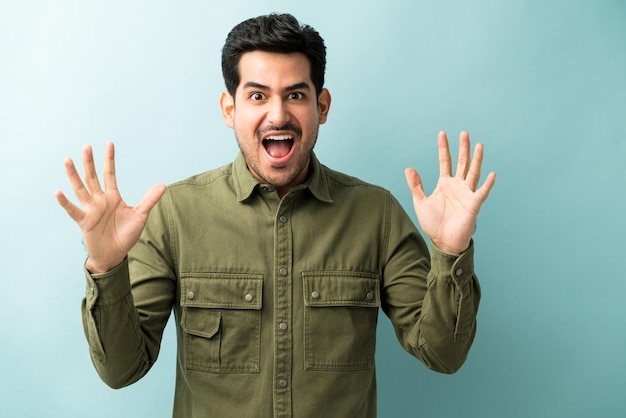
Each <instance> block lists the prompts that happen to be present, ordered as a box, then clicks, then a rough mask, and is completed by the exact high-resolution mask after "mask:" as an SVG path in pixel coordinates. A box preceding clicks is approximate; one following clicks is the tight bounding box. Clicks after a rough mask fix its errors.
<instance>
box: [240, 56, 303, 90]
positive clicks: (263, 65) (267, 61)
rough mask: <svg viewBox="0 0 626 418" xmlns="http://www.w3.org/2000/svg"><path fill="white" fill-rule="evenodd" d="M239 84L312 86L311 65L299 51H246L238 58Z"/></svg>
mask: <svg viewBox="0 0 626 418" xmlns="http://www.w3.org/2000/svg"><path fill="white" fill-rule="evenodd" d="M238 67H239V78H240V82H239V86H245V85H246V83H254V84H260V85H263V86H267V87H268V88H271V89H280V88H282V87H287V86H292V85H295V84H298V83H306V84H308V85H309V86H311V87H312V85H313V82H312V81H311V65H310V63H309V59H308V58H307V57H306V55H304V54H302V53H300V52H294V53H290V54H283V53H278V52H266V51H252V52H246V53H245V54H243V55H242V56H241V58H240V59H239V66H238Z"/></svg>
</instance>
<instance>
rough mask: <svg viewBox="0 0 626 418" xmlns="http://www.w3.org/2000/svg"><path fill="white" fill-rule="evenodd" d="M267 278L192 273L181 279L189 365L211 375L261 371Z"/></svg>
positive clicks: (185, 355) (182, 276) (183, 321)
mask: <svg viewBox="0 0 626 418" xmlns="http://www.w3.org/2000/svg"><path fill="white" fill-rule="evenodd" d="M262 291H263V277H262V276H261V275H251V274H220V273H190V274H184V275H181V278H180V306H181V310H182V315H181V327H182V329H183V331H184V336H183V338H184V348H183V349H184V357H185V367H186V368H187V369H190V370H199V371H205V372H211V373H257V372H258V371H259V355H260V344H261V307H262V301H263V294H262Z"/></svg>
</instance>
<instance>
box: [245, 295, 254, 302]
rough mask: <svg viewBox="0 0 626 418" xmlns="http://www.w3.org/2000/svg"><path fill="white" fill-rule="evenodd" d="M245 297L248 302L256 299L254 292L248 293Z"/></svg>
mask: <svg viewBox="0 0 626 418" xmlns="http://www.w3.org/2000/svg"><path fill="white" fill-rule="evenodd" d="M245 299H246V302H252V299H254V296H252V294H251V293H248V294H247V295H246V296H245Z"/></svg>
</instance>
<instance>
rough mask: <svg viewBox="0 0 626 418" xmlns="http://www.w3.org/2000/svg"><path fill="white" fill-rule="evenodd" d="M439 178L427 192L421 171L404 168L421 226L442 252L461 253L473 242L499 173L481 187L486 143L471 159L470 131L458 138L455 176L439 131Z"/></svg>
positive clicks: (479, 146)
mask: <svg viewBox="0 0 626 418" xmlns="http://www.w3.org/2000/svg"><path fill="white" fill-rule="evenodd" d="M438 147H439V181H438V182H437V186H436V187H435V190H434V191H433V193H432V194H431V195H430V196H426V194H425V193H424V187H423V185H422V180H421V179H420V176H419V174H418V173H417V171H415V170H414V169H412V168H407V169H406V171H405V176H406V181H407V184H408V186H409V190H410V191H411V195H412V196H413V207H414V208H415V214H416V215H417V219H418V222H419V224H420V227H421V228H422V230H423V231H424V233H425V234H426V235H428V236H429V237H430V239H431V240H432V241H433V243H434V244H435V245H436V246H437V247H438V248H439V249H441V250H442V251H444V252H447V253H451V254H460V253H462V252H464V251H465V250H467V248H468V247H469V245H470V241H471V238H472V235H473V234H474V229H475V228H476V217H477V216H478V212H479V211H480V207H481V205H482V204H483V202H484V201H485V199H487V196H488V195H489V192H490V191H491V188H492V187H493V185H494V183H495V180H496V174H495V173H489V175H488V176H487V178H486V179H485V181H484V183H483V184H482V186H480V187H479V188H478V189H477V187H478V181H479V180H480V170H481V165H482V160H483V146H482V145H481V144H477V145H476V147H475V149H474V155H473V157H472V159H471V161H470V140H469V134H468V133H467V132H461V135H460V139H459V161H458V163H457V167H456V174H455V175H454V176H452V159H451V157H450V149H449V146H448V139H447V137H446V133H445V132H440V133H439V138H438Z"/></svg>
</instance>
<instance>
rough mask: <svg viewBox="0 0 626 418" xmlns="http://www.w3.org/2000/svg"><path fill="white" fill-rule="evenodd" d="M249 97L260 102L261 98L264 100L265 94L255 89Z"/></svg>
mask: <svg viewBox="0 0 626 418" xmlns="http://www.w3.org/2000/svg"><path fill="white" fill-rule="evenodd" d="M248 97H250V99H251V100H253V101H255V102H258V101H260V100H263V99H264V98H265V95H264V94H263V93H260V92H258V91H255V92H254V93H251V94H250V95H249V96H248Z"/></svg>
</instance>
